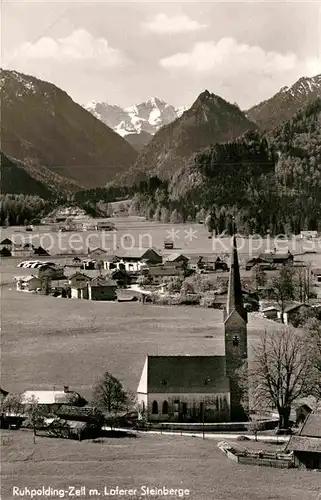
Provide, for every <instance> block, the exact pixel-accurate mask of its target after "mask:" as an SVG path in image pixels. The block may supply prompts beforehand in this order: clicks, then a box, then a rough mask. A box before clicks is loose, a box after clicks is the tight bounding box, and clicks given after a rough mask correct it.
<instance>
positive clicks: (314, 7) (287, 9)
mask: <svg viewBox="0 0 321 500" xmlns="http://www.w3.org/2000/svg"><path fill="white" fill-rule="evenodd" d="M1 28H2V36H1V66H2V67H3V68H7V69H15V70H17V71H21V72H23V73H27V74H30V75H34V76H36V77H38V78H41V79H43V80H47V81H50V82H52V83H54V84H55V85H57V86H58V87H60V88H62V89H63V90H65V91H66V92H67V93H68V94H69V95H70V96H71V97H72V98H73V99H74V100H75V101H76V102H78V103H80V104H86V103H87V102H89V101H91V100H96V101H105V102H108V103H109V104H118V105H120V106H122V107H126V106H130V105H133V104H137V103H140V102H142V101H144V100H146V99H147V98H149V97H154V96H158V97H160V98H162V99H164V100H165V101H167V102H169V103H170V104H173V105H175V106H190V105H191V104H192V103H193V102H194V101H195V99H196V98H197V96H198V95H199V94H200V93H201V92H202V91H203V90H205V89H208V90H209V91H210V92H213V93H215V94H218V95H220V96H221V97H223V98H225V99H227V100H228V101H230V102H233V103H234V102H236V103H238V104H239V105H240V106H241V108H242V109H247V108H249V107H250V106H252V105H254V104H257V103H258V102H260V101H262V100H264V99H267V98H269V97H271V96H272V95H273V94H274V93H276V92H277V91H278V90H279V89H280V88H281V87H283V86H286V85H292V84H293V83H294V82H295V81H296V80H297V79H298V78H300V77H301V76H315V75H317V74H320V73H321V0H320V2H319V1H314V2H308V1H301V2H300V1H292V2H289V1H286V2H281V1H273V2H267V1H264V0H257V1H249V2H240V1H235V2H230V1H225V2H218V1H207V2H192V1H184V2H173V1H171V2H169V1H168V2H155V1H149V2H137V1H130V2H119V1H118V2H107V1H103V0H101V1H96V2H90V3H89V2H81V1H71V2H65V1H62V0H61V1H56V2H50V1H41V2H40V1H33V2H28V1H19V2H18V1H16V0H2V3H1Z"/></svg>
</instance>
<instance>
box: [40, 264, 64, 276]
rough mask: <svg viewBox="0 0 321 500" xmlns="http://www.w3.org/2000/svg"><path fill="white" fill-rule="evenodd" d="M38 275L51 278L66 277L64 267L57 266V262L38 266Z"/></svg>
mask: <svg viewBox="0 0 321 500" xmlns="http://www.w3.org/2000/svg"><path fill="white" fill-rule="evenodd" d="M38 277H39V278H41V279H43V278H49V279H51V280H57V279H64V278H65V275H64V268H63V267H57V266H56V265H55V264H43V265H42V266H40V267H38Z"/></svg>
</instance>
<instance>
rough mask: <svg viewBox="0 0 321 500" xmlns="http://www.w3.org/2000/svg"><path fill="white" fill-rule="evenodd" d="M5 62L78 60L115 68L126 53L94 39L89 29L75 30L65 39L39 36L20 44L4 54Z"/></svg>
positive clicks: (101, 40)
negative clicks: (34, 39)
mask: <svg viewBox="0 0 321 500" xmlns="http://www.w3.org/2000/svg"><path fill="white" fill-rule="evenodd" d="M4 60H5V65H6V66H8V64H13V63H16V62H19V61H22V60H23V61H24V62H25V61H26V60H27V61H28V60H29V61H30V60H46V61H48V60H51V61H52V60H54V61H57V62H60V63H74V62H81V63H84V64H87V65H88V64H89V65H93V64H94V65H96V66H99V67H105V68H110V67H116V66H121V65H123V64H125V62H126V58H125V56H124V55H123V54H122V53H121V52H120V51H119V50H117V49H114V48H112V47H110V45H109V44H108V42H107V40H106V39H105V38H94V37H93V36H92V35H91V34H90V33H89V32H88V31H86V30H84V29H78V30H75V31H73V32H72V33H71V34H70V35H69V36H67V37H65V38H57V39H54V38H49V37H42V38H39V40H37V41H35V42H27V43H24V44H22V45H21V46H20V47H19V48H18V49H16V50H15V51H14V52H13V53H11V54H6V55H5V57H4Z"/></svg>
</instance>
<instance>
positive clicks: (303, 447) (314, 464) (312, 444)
mask: <svg viewBox="0 0 321 500" xmlns="http://www.w3.org/2000/svg"><path fill="white" fill-rule="evenodd" d="M286 451H292V452H293V456H294V464H295V465H296V466H297V467H300V468H301V467H302V468H307V469H321V412H316V413H315V412H312V413H310V414H309V415H308V416H307V418H306V419H305V421H304V423H303V425H302V428H301V430H300V431H299V433H298V434H296V435H294V436H291V438H290V441H289V443H288V444H287V447H286Z"/></svg>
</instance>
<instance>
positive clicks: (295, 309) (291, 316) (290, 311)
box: [277, 304, 310, 326]
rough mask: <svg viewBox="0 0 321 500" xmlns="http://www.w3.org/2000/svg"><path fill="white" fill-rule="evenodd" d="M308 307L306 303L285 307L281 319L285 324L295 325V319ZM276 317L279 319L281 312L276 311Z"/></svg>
mask: <svg viewBox="0 0 321 500" xmlns="http://www.w3.org/2000/svg"><path fill="white" fill-rule="evenodd" d="M309 309H310V306H309V305H308V304H292V305H291V306H288V307H286V308H285V310H284V313H283V320H284V324H285V325H294V326H295V325H296V323H297V321H298V320H299V319H300V318H301V317H302V316H303V315H304V314H306V313H307V312H308V311H309ZM277 315H278V318H279V319H281V315H282V312H281V311H278V313H277Z"/></svg>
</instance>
